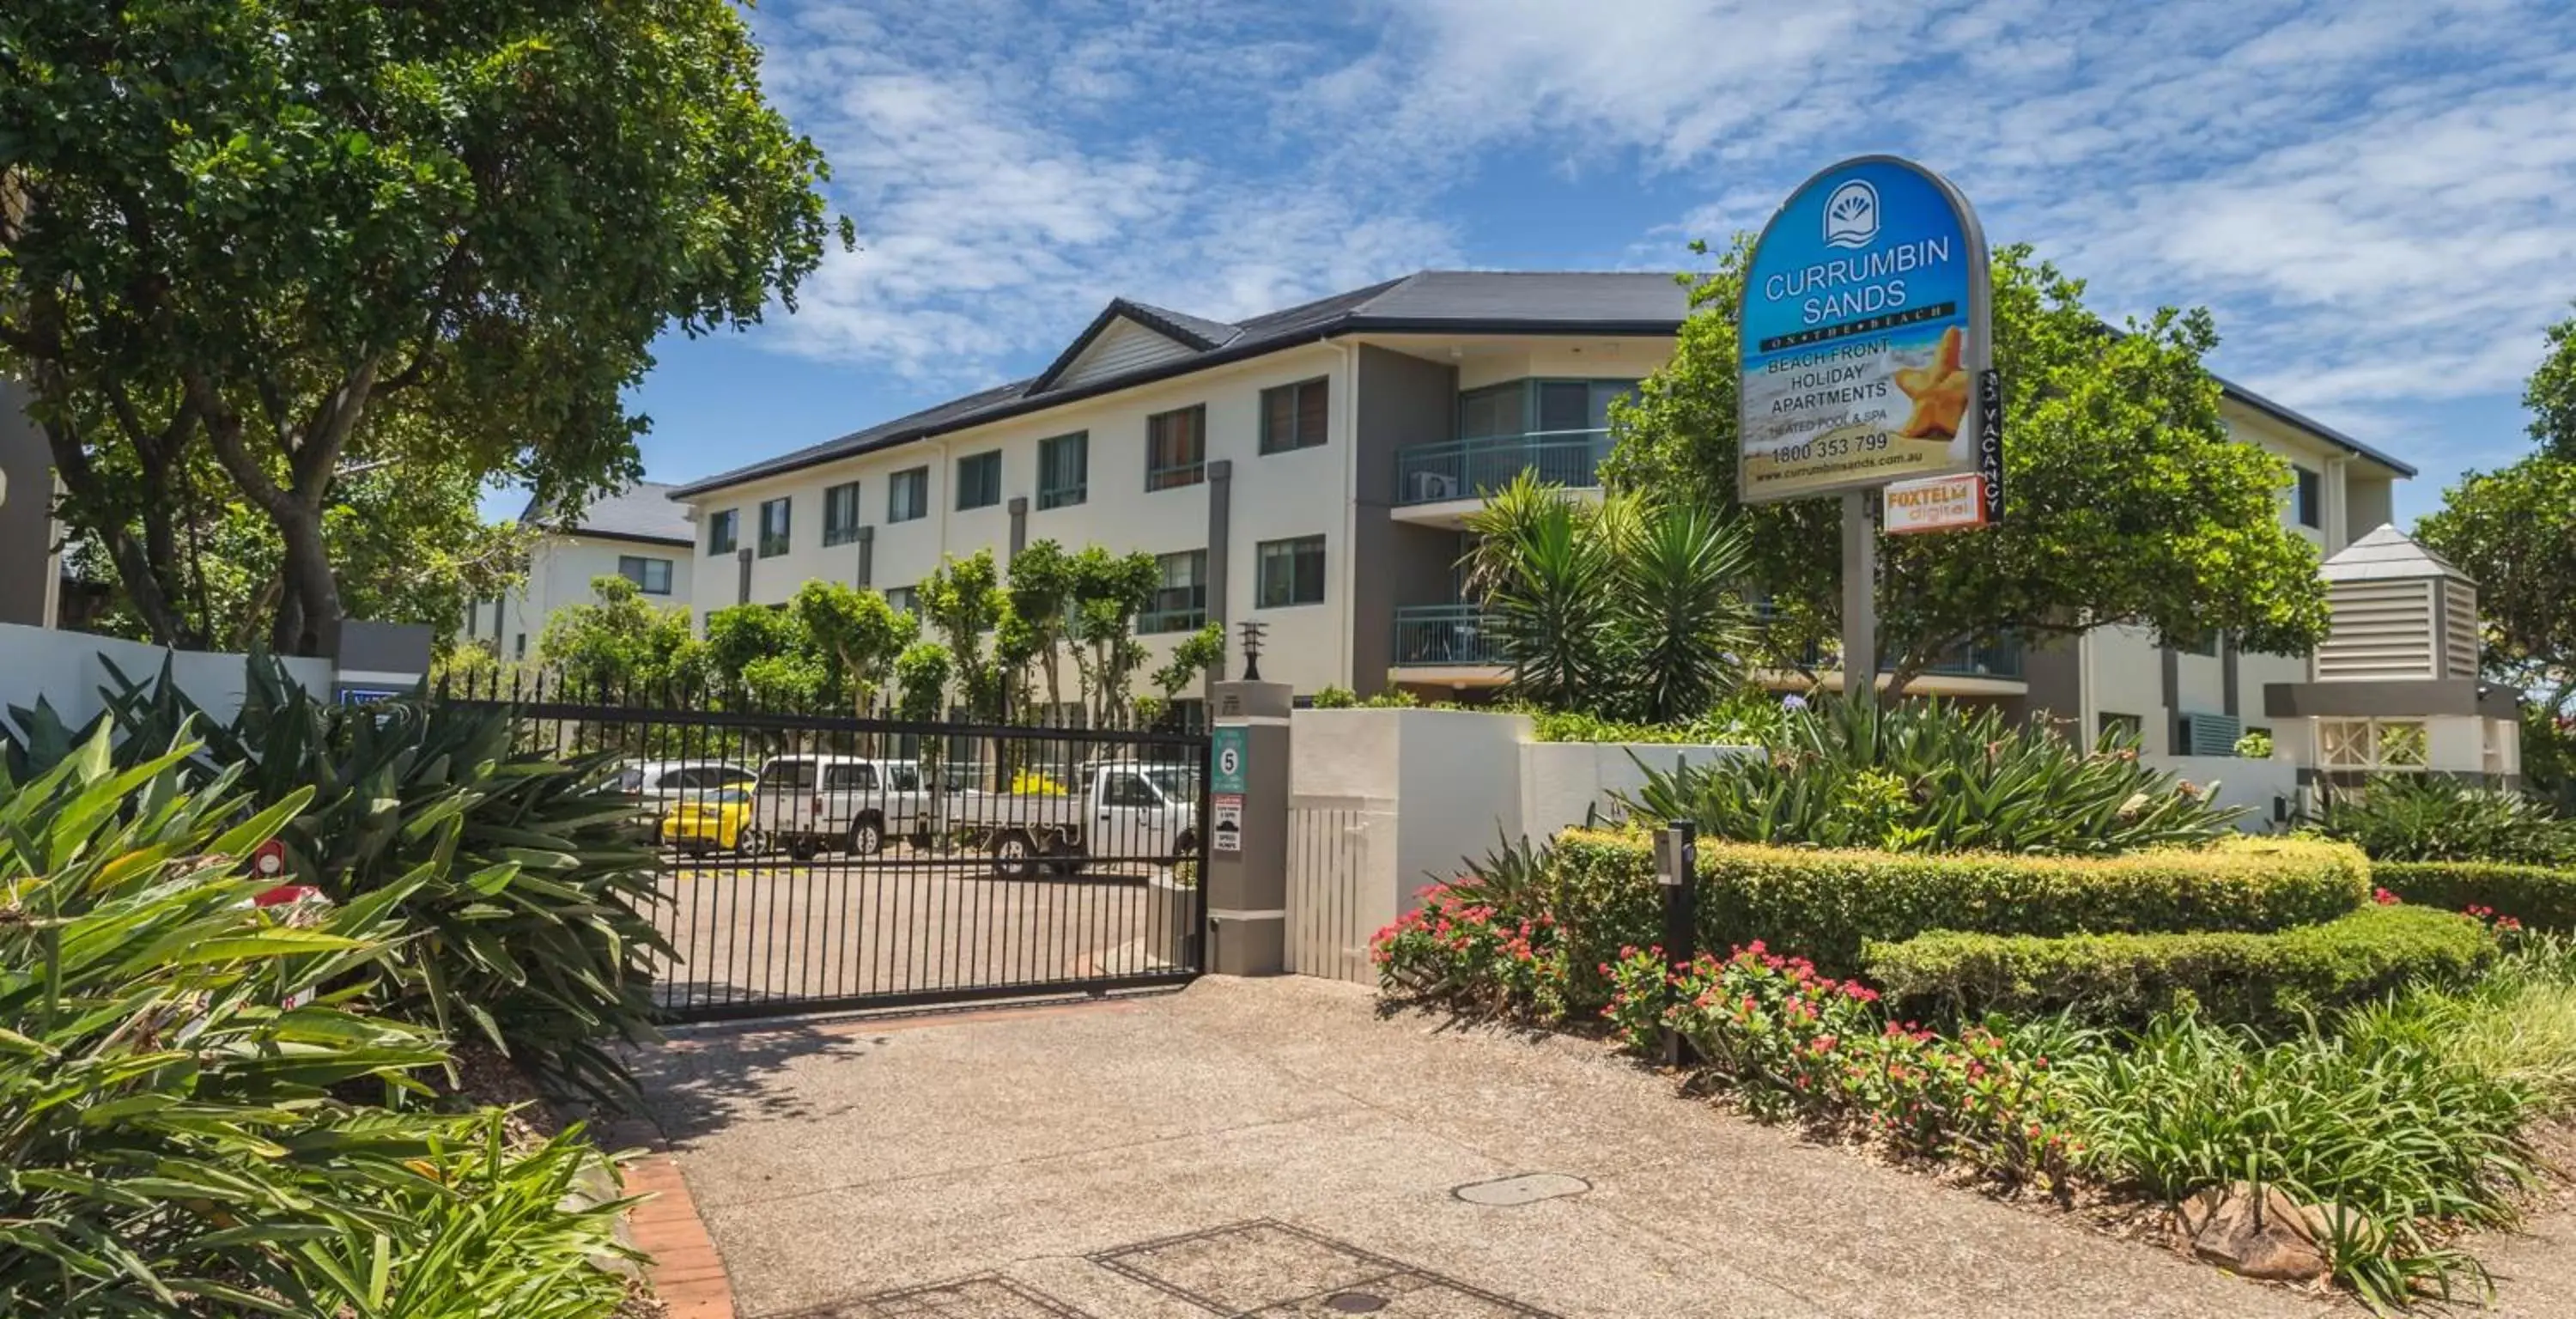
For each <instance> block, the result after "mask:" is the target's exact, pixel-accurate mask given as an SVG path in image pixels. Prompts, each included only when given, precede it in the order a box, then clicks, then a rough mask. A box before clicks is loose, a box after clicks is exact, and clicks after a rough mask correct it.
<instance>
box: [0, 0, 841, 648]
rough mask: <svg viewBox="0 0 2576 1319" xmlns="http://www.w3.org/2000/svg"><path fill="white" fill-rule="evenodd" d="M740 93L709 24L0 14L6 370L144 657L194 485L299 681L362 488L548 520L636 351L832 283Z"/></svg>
mask: <svg viewBox="0 0 2576 1319" xmlns="http://www.w3.org/2000/svg"><path fill="white" fill-rule="evenodd" d="M758 67H759V52H758V50H757V48H756V47H755V46H754V45H753V43H752V40H751V37H750V33H749V31H748V29H747V27H746V25H745V24H744V21H743V18H742V15H741V13H740V12H739V11H738V10H737V9H736V8H735V6H734V5H732V4H731V3H728V0H634V2H633V3H618V4H600V3H597V2H596V0H448V2H446V3H438V4H422V3H385V2H384V0H138V2H137V3H127V4H117V5H102V4H98V3H94V0H13V3H11V4H9V5H7V6H5V7H0V69H5V76H0V369H5V370H8V371H10V372H11V373H13V374H15V375H18V376H20V377H21V378H23V379H25V380H26V381H27V382H28V383H29V384H30V386H31V387H32V391H33V395H34V406H33V409H32V410H33V412H34V414H35V417H36V420H37V422H38V423H39V424H40V425H41V426H42V427H43V428H44V430H45V432H46V435H47V437H48V439H49V441H50V442H51V447H52V451H53V456H54V460H55V465H56V469H57V471H58V473H59V475H60V477H61V480H62V482H63V485H64V489H65V492H66V493H65V496H64V498H63V499H62V501H61V513H62V516H63V518H64V520H65V521H66V522H67V523H68V524H69V525H71V526H72V527H74V528H75V529H77V530H78V531H79V532H81V533H83V534H85V535H88V536H90V537H93V538H94V539H95V540H96V542H97V544H98V546H99V550H100V552H101V554H102V555H103V557H104V558H106V559H107V560H108V562H110V563H111V564H113V566H114V569H115V573H116V576H117V578H118V580H119V583H120V585H121V587H122V590H123V592H124V594H125V596H126V598H127V601H128V603H129V606H130V608H131V609H132V610H133V612H134V614H135V616H136V617H137V618H138V619H139V620H140V621H141V623H142V625H143V626H144V628H145V629H146V630H147V631H149V632H150V634H151V635H153V636H154V637H156V638H159V639H162V640H164V641H171V642H184V641H188V640H190V639H191V638H190V637H189V635H188V633H189V628H188V625H187V620H186V616H185V613H184V611H183V609H182V607H181V605H180V604H179V603H178V602H179V600H180V598H181V597H182V596H183V593H184V591H185V590H186V575H185V572H184V568H183V551H182V547H181V544H180V541H179V538H178V536H177V535H176V534H175V533H174V531H173V530H172V528H173V526H174V525H175V524H176V522H177V521H178V518H179V515H180V513H181V511H182V510H183V509H184V508H185V507H186V504H187V499H188V491H187V486H188V482H189V481H190V479H191V473H192V472H193V471H194V470H195V469H196V467H197V464H199V463H200V462H201V461H204V460H209V459H210V460H211V462H212V464H213V466H214V467H215V469H217V470H219V471H220V472H221V474H222V477H223V479H224V480H225V481H226V482H228V483H229V484H230V486H231V487H232V490H231V492H230V493H229V495H228V496H227V497H228V498H233V497H237V498H238V499H239V500H240V501H241V502H242V503H244V504H246V505H247V506H248V507H250V508H252V509H254V510H256V511H257V513H258V514H259V515H260V516H261V517H263V518H265V519H266V520H267V521H268V522H269V524H270V525H271V526H272V528H273V529H274V532H275V536H276V540H277V543H278V548H279V567H278V582H279V589H278V591H277V593H276V607H275V610H274V612H273V615H272V616H271V618H270V620H269V631H270V636H271V642H272V644H273V645H275V646H276V647H277V648H279V649H281V650H292V651H297V652H306V651H311V650H314V649H317V648H322V647H327V646H328V645H330V644H331V639H332V637H333V636H334V634H335V632H336V629H337V625H338V620H339V619H340V618H341V617H342V615H343V613H344V612H345V610H346V608H347V605H348V603H349V601H348V600H347V599H346V598H344V595H343V592H342V590H341V588H340V585H339V582H338V579H337V577H336V576H335V574H334V571H333V568H334V563H333V555H332V549H331V536H332V528H331V526H330V517H329V511H330V510H331V508H332V507H333V505H334V499H335V492H336V491H337V489H338V487H339V486H340V484H341V483H342V482H343V481H344V480H345V479H346V478H347V475H348V469H349V467H350V466H351V465H352V461H353V460H364V461H367V462H379V461H396V462H404V463H410V464H414V465H423V466H438V467H445V466H447V465H449V464H458V465H461V466H463V467H464V468H466V469H468V470H470V471H473V472H476V473H480V474H488V475H498V476H503V477H507V478H511V479H516V480H519V481H523V482H525V483H527V484H529V485H530V486H532V487H533V488H534V489H535V491H536V494H537V496H538V498H539V499H541V500H542V501H544V502H545V503H546V504H547V505H548V506H549V507H554V508H559V509H566V510H571V509H577V508H578V507H579V506H580V505H581V504H582V503H583V502H584V500H585V499H586V498H587V497H588V496H590V495H592V494H594V493H596V492H598V491H601V490H605V489H609V488H613V487H615V486H617V485H619V484H621V483H623V482H624V481H626V480H629V479H631V478H632V477H633V476H634V475H635V474H636V460H635V448H634V438H635V436H636V434H637V433H638V432H639V431H640V430H641V429H642V427H643V425H644V421H643V419H642V418H640V417H637V416H635V415H633V414H631V413H630V412H629V411H628V410H627V409H626V407H625V404H624V401H623V395H624V392H625V391H626V390H627V388H628V387H629V386H631V385H633V384H634V383H635V382H636V381H637V380H638V379H640V378H641V376H642V375H643V373H644V371H645V370H646V369H647V368H648V367H649V366H650V365H651V362H652V357H651V355H650V353H649V351H648V345H650V344H651V342H652V341H653V339H654V338H655V337H656V336H658V335H660V334H662V333H664V332H665V331H666V330H668V329H671V328H674V327H676V328H678V329H679V330H681V331H682V332H684V333H688V334H698V333H702V332H706V331H709V330H712V329H715V328H718V327H726V326H734V327H739V326H743V325H747V324H749V323H752V322H754V321H757V320H758V319H759V317H760V315H761V312H762V309H763V308H764V307H765V306H766V305H767V304H768V302H769V301H770V299H772V298H773V297H776V298H780V299H782V300H786V299H789V298H791V297H792V295H793V291H794V289H795V287H796V285H797V283H798V282H799V281H800V280H801V279H802V277H803V276H804V275H806V274H807V273H808V272H810V271H811V270H812V269H813V268H814V266H815V264H816V263H817V261H818V260H819V259H820V256H821V253H822V250H823V244H824V241H825V238H826V223H825V216H824V209H823V204H822V202H821V199H820V197H819V196H818V194H817V192H816V185H817V183H818V182H819V181H820V180H821V179H822V178H823V177H824V165H823V161H822V157H821V155H820V153H819V152H818V151H817V150H816V149H815V148H814V146H813V145H812V144H811V143H810V142H808V141H806V140H805V139H803V138H802V137H799V136H797V135H796V134H795V133H793V132H792V131H791V130H790V129H789V128H788V126H787V124H786V122H785V120H784V119H783V118H782V117H781V116H780V115H779V114H778V113H777V112H776V111H775V110H773V109H772V108H771V107H770V106H769V105H768V104H767V103H766V102H765V101H764V100H763V98H762V95H761V92H760V87H759V81H758ZM843 238H844V241H847V229H846V224H845V225H844V233H843ZM393 407H399V408H401V409H403V410H405V411H407V412H411V413H413V414H415V415H416V416H418V417H419V418H420V419H421V424H419V425H417V426H412V427H371V426H370V425H369V422H370V419H371V418H373V417H375V416H377V415H378V414H379V413H381V412H382V411H383V410H385V409H387V408H393Z"/></svg>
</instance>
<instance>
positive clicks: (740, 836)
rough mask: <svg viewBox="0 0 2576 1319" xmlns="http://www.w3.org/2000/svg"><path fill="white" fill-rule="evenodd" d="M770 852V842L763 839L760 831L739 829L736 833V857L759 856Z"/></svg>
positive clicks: (734, 838) (734, 843)
mask: <svg viewBox="0 0 2576 1319" xmlns="http://www.w3.org/2000/svg"><path fill="white" fill-rule="evenodd" d="M768 850H769V840H768V839H766V838H763V837H761V836H760V831H759V830H758V829H739V830H736V831H735V832H734V836H733V851H734V855H736V856H758V855H760V854H761V853H763V852H766V851H768Z"/></svg>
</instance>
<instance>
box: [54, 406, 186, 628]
mask: <svg viewBox="0 0 2576 1319" xmlns="http://www.w3.org/2000/svg"><path fill="white" fill-rule="evenodd" d="M52 374H54V373H53V372H51V371H43V372H40V373H39V375H40V378H39V383H38V388H39V389H40V390H42V389H43V388H44V387H45V386H44V382H43V379H42V377H43V376H47V375H52ZM50 401H51V402H52V403H54V404H55V405H56V406H57V408H59V409H63V411H61V412H60V413H59V414H58V415H62V416H68V415H69V412H68V408H69V402H68V400H66V399H64V398H62V397H61V395H60V394H56V395H55V396H54V397H53V398H52V399H51V400H50ZM45 443H46V445H47V447H49V448H51V449H52V450H53V455H54V471H55V473H56V474H57V475H59V476H60V477H61V478H62V482H63V488H64V489H66V490H68V491H70V492H71V495H72V498H74V499H76V500H79V501H80V502H81V503H82V504H83V505H85V506H87V507H89V508H91V509H95V510H97V511H98V513H99V514H100V515H101V516H99V517H98V518H96V519H95V520H96V521H99V522H102V523H104V522H105V521H106V518H105V517H104V516H103V515H104V514H105V513H106V512H107V510H108V509H109V507H110V506H111V503H112V501H110V500H109V499H108V498H107V497H106V490H105V488H104V487H103V485H102V484H101V482H100V479H99V476H98V473H97V471H96V469H94V468H92V467H91V466H90V460H89V452H88V450H87V449H86V448H84V447H83V445H82V441H81V436H80V433H79V432H78V431H77V430H76V429H74V428H73V427H72V426H71V425H69V424H67V423H64V422H60V421H49V422H46V423H45ZM146 462H147V464H148V462H149V460H148V459H146ZM152 521H153V519H152V518H151V517H149V516H146V517H145V519H144V522H145V524H146V525H147V526H149V525H150V524H151V522H152ZM93 530H94V531H96V532H97V533H98V535H99V536H100V538H101V539H102V540H103V541H105V542H106V544H105V548H106V550H107V557H108V562H110V563H112V564H114V565H115V566H116V578H117V582H118V584H119V585H121V586H123V587H124V588H125V598H126V600H127V602H128V603H130V604H132V605H133V606H134V612H135V615H136V616H137V617H139V618H141V619H142V620H143V627H144V630H145V631H147V632H149V633H151V634H152V640H153V642H154V643H155V644H157V645H163V646H177V645H180V644H182V643H183V642H185V641H186V640H187V631H188V628H187V620H186V619H185V618H183V617H182V616H181V614H180V611H179V607H178V606H177V605H176V604H175V603H173V600H174V598H175V596H176V594H177V591H176V581H177V570H178V563H177V562H176V559H175V556H174V557H173V558H171V559H166V560H161V561H155V560H154V559H153V558H152V555H151V550H150V547H149V545H148V544H147V543H146V542H145V541H143V540H141V539H138V538H137V537H136V536H135V534H134V532H133V530H132V529H131V528H130V527H128V526H126V525H125V522H124V520H123V519H122V518H118V519H117V520H116V523H115V525H114V526H112V527H111V526H104V525H102V526H99V527H95V528H93ZM163 538H164V540H165V541H166V539H167V528H166V524H165V527H164V537H163Z"/></svg>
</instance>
